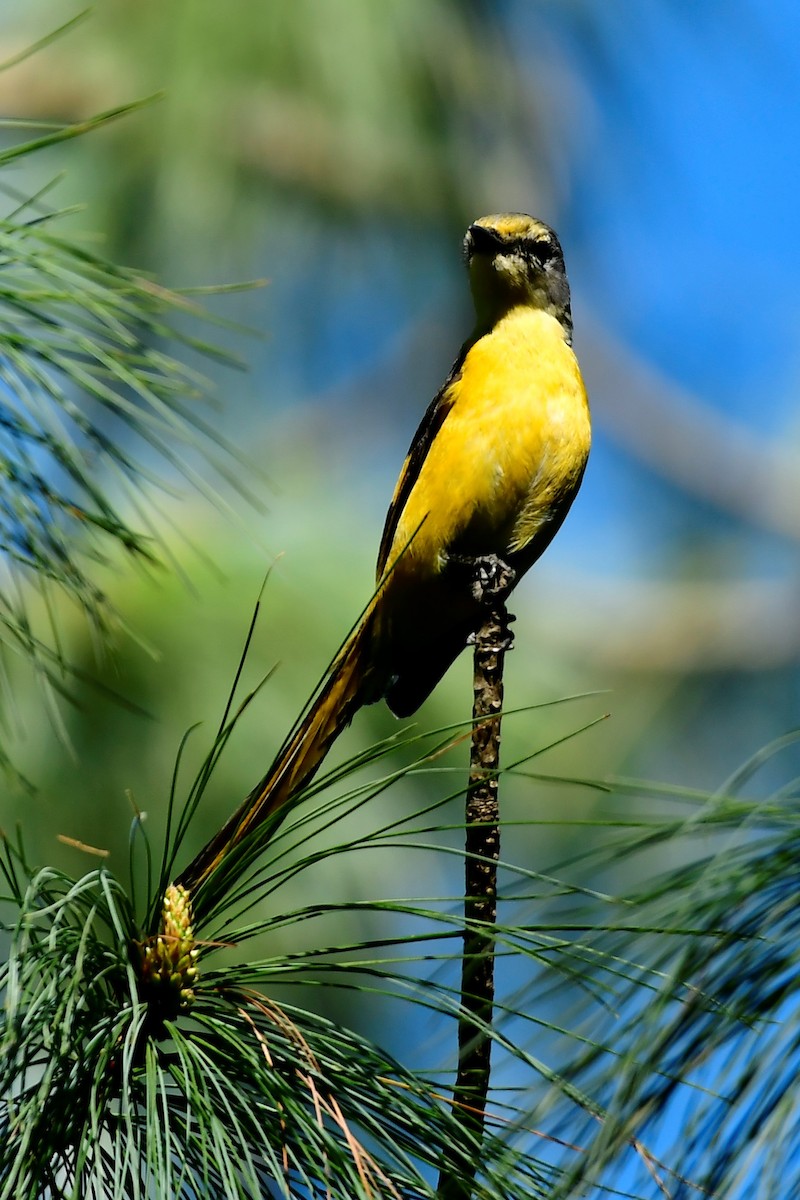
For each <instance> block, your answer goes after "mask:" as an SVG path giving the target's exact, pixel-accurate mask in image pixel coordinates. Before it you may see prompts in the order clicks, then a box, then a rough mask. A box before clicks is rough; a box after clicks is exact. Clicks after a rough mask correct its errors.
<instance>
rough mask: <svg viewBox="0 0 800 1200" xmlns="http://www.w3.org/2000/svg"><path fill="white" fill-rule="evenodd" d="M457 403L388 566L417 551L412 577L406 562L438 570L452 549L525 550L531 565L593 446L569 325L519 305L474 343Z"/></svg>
mask: <svg viewBox="0 0 800 1200" xmlns="http://www.w3.org/2000/svg"><path fill="white" fill-rule="evenodd" d="M448 398H449V399H450V400H451V402H452V408H451V410H450V412H449V413H448V415H447V418H446V419H445V421H444V422H443V424H442V426H441V428H440V429H439V431H438V433H437V435H436V437H435V439H434V441H433V444H432V446H431V447H430V449H429V451H428V454H427V457H426V459H425V461H424V463H423V464H422V467H421V469H420V472H419V475H418V477H417V480H416V482H415V484H414V487H413V488H412V490H411V493H410V494H409V497H408V500H407V501H406V505H405V508H404V510H403V514H402V516H401V518H400V521H399V523H398V527H397V532H396V534H395V537H394V540H393V544H392V549H391V552H390V554H389V563H390V564H391V562H392V560H393V559H394V558H395V557H396V556H397V554H399V553H400V552H401V550H402V549H403V548H404V547H408V552H407V554H405V555H403V558H402V559H401V561H400V563H399V564H398V567H399V569H400V570H401V572H402V573H403V574H405V568H406V563H405V560H406V559H408V563H407V567H408V569H409V570H411V571H413V572H414V573H415V574H416V573H419V572H420V571H421V572H423V573H428V572H434V573H435V572H437V571H438V570H440V569H441V568H442V567H443V566H444V565H445V563H446V561H447V556H448V554H450V553H461V554H465V555H478V554H497V555H500V556H501V557H503V556H511V557H516V556H521V559H522V561H521V565H522V567H523V569H526V567H527V566H529V565H530V563H531V562H532V561H534V559H535V558H536V557H538V553H540V552H541V551H540V550H537V544H538V543H539V542H540V541H541V542H542V543H543V545H542V549H543V548H544V545H545V544H546V543H547V542H548V541H549V540H550V536H552V533H550V534H548V528H549V527H553V528H554V527H557V525H558V524H559V523H560V521H561V520H562V519H563V516H564V513H565V511H566V509H567V508H568V507H569V505H570V503H571V501H572V498H573V496H574V494H575V492H576V490H577V488H578V485H579V483H580V480H581V476H582V474H583V469H584V466H585V464H586V458H587V455H588V453H589V444H590V438H591V435H590V426H589V410H588V404H587V400H586V391H585V388H584V386H583V381H582V379H581V375H580V371H579V369H578V364H577V360H576V358H575V355H574V354H573V352H572V349H571V347H569V346H568V345H567V344H566V342H565V341H564V334H563V330H562V327H561V325H560V324H559V322H558V321H557V320H556V319H555V318H554V317H552V316H550V315H549V314H547V313H545V312H542V311H541V310H539V309H535V308H531V307H527V306H526V307H519V308H516V309H513V310H512V311H511V312H509V313H508V314H506V315H505V316H504V317H503V318H502V319H501V320H500V321H499V322H498V323H497V324H496V325H495V326H494V328H493V329H492V330H491V331H490V332H489V333H487V334H486V335H484V336H483V337H481V338H480V339H479V340H478V341H476V342H475V344H474V345H473V346H472V347H471V349H470V350H469V353H468V354H467V356H466V358H465V360H464V363H463V366H462V369H461V371H460V373H459V375H458V376H457V377H456V379H455V380H454V381H453V383H452V384H451V388H450V391H449V396H448ZM412 535H413V540H412V543H411V545H410V546H408V543H409V539H411V538H412Z"/></svg>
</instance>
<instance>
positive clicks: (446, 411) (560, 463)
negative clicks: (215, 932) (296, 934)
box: [179, 213, 591, 889]
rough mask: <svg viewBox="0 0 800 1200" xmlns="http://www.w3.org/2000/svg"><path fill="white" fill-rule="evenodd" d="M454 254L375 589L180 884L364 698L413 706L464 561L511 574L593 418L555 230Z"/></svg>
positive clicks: (551, 515) (404, 710) (196, 881)
mask: <svg viewBox="0 0 800 1200" xmlns="http://www.w3.org/2000/svg"><path fill="white" fill-rule="evenodd" d="M464 257H465V259H466V263H467V268H468V271H469V279H470V287H471V290H472V296H473V300H474V303H475V312H476V317H477V321H476V326H475V330H474V332H473V333H472V336H471V337H470V338H469V339H468V340H467V341H466V342H465V343H464V345H463V346H462V348H461V352H460V353H459V355H458V358H457V359H456V361H455V364H454V365H453V368H452V370H451V371H450V374H449V375H448V377H447V379H446V381H445V383H444V385H443V387H442V388H441V390H440V391H439V393H438V395H437V396H436V397H435V398H434V400H433V402H432V404H431V405H430V407H429V408H428V411H427V412H426V414H425V416H424V418H423V420H422V423H421V425H420V427H419V429H418V430H417V432H416V434H415V436H414V440H413V441H412V443H411V448H410V449H409V452H408V455H407V456H406V460H405V463H404V464H403V469H402V471H401V472H400V478H399V480H398V482H397V486H396V488H395V491H394V495H393V497H392V501H391V504H390V505H389V512H388V514H387V517H386V524H385V527H384V531H383V537H382V539H381V546H380V551H379V554H378V568H377V587H376V592H375V595H374V597H373V600H372V602H371V604H370V605H369V607H368V609H367V611H366V613H365V615H364V617H363V619H362V621H361V622H360V623H359V625H358V627H357V628H356V629H355V631H354V632H353V634H352V635H351V636H350V638H349V639H348V641H347V643H346V644H345V646H344V647H343V648H342V650H341V651H340V653H339V654H338V656H337V658H336V660H335V662H334V664H333V666H332V668H331V671H330V673H329V675H328V677H327V680H326V682H325V683H324V684H323V686H322V688H321V690H320V692H319V694H318V696H317V698H316V699H315V701H314V702H313V704H312V705H311V707H310V709H309V711H308V713H307V715H306V716H305V718H304V719H303V720H302V721H301V723H300V724H299V726H298V727H297V728H296V730H295V731H294V732H293V733H292V734H291V735H290V737H289V738H288V739H287V741H286V743H285V744H284V746H283V747H282V749H281V750H280V752H279V754H278V756H277V758H276V759H275V762H274V763H273V765H272V767H271V768H270V770H269V771H268V773H267V774H266V776H265V777H264V779H263V780H262V781H261V783H260V784H259V785H258V786H257V787H256V788H254V790H253V791H252V792H251V794H250V795H249V796H248V797H247V799H246V800H245V801H244V803H243V804H242V806H241V807H240V809H239V810H238V811H237V812H236V813H234V814H233V816H232V817H231V818H230V820H229V821H228V822H227V823H226V824H225V826H223V828H222V829H221V830H220V832H219V834H218V835H217V836H216V837H215V838H214V839H213V840H212V841H211V842H210V843H209V844H208V845H207V846H206V847H205V848H204V850H202V851H201V852H200V854H199V855H198V856H197V858H196V859H195V860H194V862H193V863H192V864H191V865H190V866H189V867H188V868H187V869H186V871H184V873H183V875H182V876H181V878H180V880H179V882H181V883H183V884H184V885H185V886H186V887H188V888H190V889H195V888H197V887H198V886H199V885H200V884H201V883H202V882H203V881H204V879H206V878H207V877H208V875H209V874H210V873H211V872H212V871H213V870H214V868H215V867H216V866H217V864H218V863H219V862H220V861H221V860H222V858H223V857H224V856H225V853H226V852H227V850H228V848H229V847H230V846H231V845H234V844H236V843H238V842H239V841H240V839H241V838H242V837H244V836H245V835H246V834H248V833H250V832H251V831H252V830H253V829H255V828H256V827H257V826H258V825H260V824H261V822H262V821H264V820H265V819H266V818H267V817H268V816H270V815H271V814H273V813H275V812H277V811H278V810H279V809H280V808H282V807H283V805H284V804H286V802H287V801H288V800H289V799H290V798H291V797H292V796H294V795H296V794H297V793H298V792H299V791H300V789H301V788H302V787H303V786H304V785H305V784H306V783H308V782H309V780H310V779H311V777H312V776H313V774H314V772H315V771H316V770H317V768H318V767H319V765H320V763H321V762H322V760H323V758H324V757H325V755H326V753H327V751H328V749H329V748H330V746H331V744H332V742H333V741H334V739H335V738H336V737H337V736H338V735H339V733H341V731H342V730H343V729H344V728H345V726H346V725H347V724H349V722H350V721H351V720H352V718H353V715H354V714H355V712H356V711H357V709H359V708H360V707H361V706H362V705H363V704H366V703H371V702H372V701H375V700H378V699H380V698H381V697H384V698H385V699H386V702H387V704H388V705H389V708H390V709H391V710H392V712H394V713H395V714H396V715H397V716H407V715H408V714H409V713H412V712H414V710H415V709H416V708H418V707H419V705H420V704H422V702H423V701H424V700H425V699H426V697H427V696H428V695H429V693H430V692H431V691H432V689H433V688H434V687H435V686H436V684H437V683H438V681H439V680H440V679H441V677H442V675H444V673H445V671H446V670H447V669H448V667H449V666H450V664H451V663H452V662H453V660H454V659H455V658H456V657H457V656H458V655H459V654H460V653H461V651H462V650H463V649H464V646H465V645H466V644H467V641H468V639H469V637H470V635H471V634H473V633H474V632H475V631H476V629H477V628H478V626H479V624H480V622H481V616H482V612H481V608H480V605H479V602H478V601H477V600H476V599H475V597H474V595H473V590H472V586H471V578H470V574H469V571H467V570H465V564H469V562H471V561H474V560H475V559H478V558H482V557H485V556H495V557H497V558H499V559H501V560H502V561H503V562H505V563H506V564H507V565H508V566H509V567H511V569H512V570H513V572H514V573H515V577H516V579H517V580H518V579H519V578H520V576H521V575H523V574H524V573H525V571H527V570H528V568H529V567H530V566H531V565H532V564H533V563H534V562H535V561H536V560H537V558H539V556H540V555H541V554H542V553H543V551H544V550H545V549H546V548H547V546H548V545H549V544H550V542H551V541H552V539H553V537H554V536H555V534H556V533H557V532H558V529H559V527H560V526H561V523H562V521H563V520H564V518H565V516H566V515H567V512H568V510H569V507H570V505H571V504H572V501H573V500H574V498H575V495H576V493H577V491H578V488H579V486H580V483H581V479H582V477H583V472H584V469H585V467H586V460H587V457H588V454H589V446H590V441H591V430H590V423H589V408H588V403H587V399H586V389H585V388H584V385H583V380H582V379H581V373H580V370H579V367H578V362H577V359H576V358H575V354H574V353H573V350H572V316H571V311H570V299H569V284H568V283H567V276H566V271H565V268H564V255H563V253H562V250H561V245H560V243H559V240H558V238H557V236H556V234H555V233H554V231H553V230H552V229H550V228H549V227H548V226H547V225H545V224H543V223H542V222H541V221H537V220H534V218H532V217H529V216H526V215H525V214H523V213H502V214H499V215H494V216H489V217H481V218H480V220H478V221H475V222H474V224H472V225H470V227H469V229H468V230H467V233H466V237H465V239H464Z"/></svg>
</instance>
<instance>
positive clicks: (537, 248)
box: [528, 238, 556, 266]
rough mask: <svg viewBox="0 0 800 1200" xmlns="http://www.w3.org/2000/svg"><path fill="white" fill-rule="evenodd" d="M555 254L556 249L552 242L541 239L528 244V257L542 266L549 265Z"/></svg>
mask: <svg viewBox="0 0 800 1200" xmlns="http://www.w3.org/2000/svg"><path fill="white" fill-rule="evenodd" d="M555 252H556V248H555V246H554V245H553V244H552V242H549V241H545V240H544V239H543V238H542V239H540V240H538V241H535V242H533V243H531V242H528V254H529V256H530V257H531V258H535V259H536V260H537V262H540V263H541V264H542V266H544V265H545V264H546V263H549V261H550V259H551V258H552V257H553V255H554V254H555Z"/></svg>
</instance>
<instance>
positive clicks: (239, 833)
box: [176, 614, 375, 892]
mask: <svg viewBox="0 0 800 1200" xmlns="http://www.w3.org/2000/svg"><path fill="white" fill-rule="evenodd" d="M371 624H372V622H371V619H370V614H368V615H367V616H366V617H365V618H364V620H363V621H362V622H361V624H360V625H359V626H358V628H357V629H356V630H354V632H353V633H352V634H351V636H350V637H349V638H348V640H347V642H346V643H345V645H344V646H343V647H342V649H341V650H340V651H339V654H338V655H337V657H336V659H335V660H334V662H333V664H332V666H331V669H330V672H329V674H328V678H327V680H326V681H325V683H324V684H323V686H322V689H321V691H320V693H319V695H318V696H317V697H316V699H315V700H314V701H313V703H312V705H311V708H310V709H309V711H308V713H307V714H306V716H305V717H304V718H303V720H302V721H301V723H300V725H299V726H298V728H297V729H296V730H295V731H294V733H293V734H291V735H290V737H289V738H288V739H287V741H286V742H285V744H284V746H283V747H282V748H281V750H280V752H279V753H278V756H277V758H276V759H275V761H274V762H273V764H272V766H271V767H270V769H269V771H268V772H267V774H266V775H265V776H264V778H263V779H262V780H261V782H260V783H258V784H257V785H256V786H255V787H254V788H253V790H252V792H250V794H249V796H247V798H246V799H245V800H244V802H243V803H242V804H241V805H240V807H239V808H238V809H237V810H236V812H235V813H234V814H233V816H232V817H230V818H229V819H228V820H227V821H226V822H225V824H224V825H223V826H222V829H220V831H219V833H218V834H217V835H216V836H215V837H214V838H212V840H211V841H210V842H208V843H207V844H206V845H205V846H204V847H203V849H202V850H201V851H200V853H199V854H198V855H197V856H196V858H194V860H193V861H192V862H191V863H190V864H189V866H188V867H186V868H185V869H184V870H183V871H182V872H181V874H180V876H179V877H178V879H177V880H176V883H179V884H182V885H183V886H184V887H185V888H188V890H189V891H191V892H194V891H196V889H197V888H198V887H200V885H201V884H202V883H203V882H204V881H205V880H206V879H207V878H208V877H209V875H211V873H212V872H213V871H214V870H215V869H216V867H217V866H218V865H219V864H220V863H221V861H222V860H223V858H224V857H225V855H226V854H227V852H228V850H229V849H230V848H231V846H233V845H236V844H238V843H239V842H240V841H241V839H242V838H243V837H245V836H247V834H249V833H252V831H253V830H254V829H257V828H258V826H259V825H261V824H262V822H264V821H266V820H267V818H269V817H270V816H272V815H273V814H274V813H276V812H277V811H278V810H279V809H281V808H283V807H284V806H285V805H286V804H287V803H288V802H289V801H290V800H291V799H292V797H293V796H295V795H296V794H297V793H298V792H299V791H300V789H301V788H302V787H304V786H305V785H306V784H307V783H309V782H310V781H311V779H312V778H313V776H314V775H315V773H316V772H317V770H318V769H319V767H320V765H321V764H322V761H323V759H324V758H325V755H326V754H327V753H328V751H329V749H330V748H331V746H332V745H333V743H334V741H335V740H336V738H337V737H338V736H339V734H340V733H341V732H342V731H343V730H344V729H345V728H346V727H347V726H348V725H349V724H350V722H351V721H352V719H353V717H354V716H355V714H356V712H357V711H358V709H359V708H361V706H362V705H363V704H366V703H368V702H369V701H370V700H372V699H373V698H374V697H375V688H374V684H373V683H372V682H371V674H372V672H371V671H370V658H371V655H370V640H371V636H370V635H371Z"/></svg>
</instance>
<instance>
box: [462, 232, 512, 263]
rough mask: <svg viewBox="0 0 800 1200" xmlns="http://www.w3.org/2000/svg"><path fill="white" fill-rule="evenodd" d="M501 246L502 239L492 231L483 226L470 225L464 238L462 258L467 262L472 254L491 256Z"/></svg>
mask: <svg viewBox="0 0 800 1200" xmlns="http://www.w3.org/2000/svg"><path fill="white" fill-rule="evenodd" d="M502 244H503V242H502V239H501V238H500V237H498V235H497V234H496V233H495V231H494V230H493V229H487V228H486V226H485V225H470V227H469V229H468V230H467V235H466V237H465V238H464V256H465V258H466V260H467V262H469V261H470V259H471V258H472V256H473V255H474V254H487V255H489V256H491V255H494V254H496V253H497V251H498V250H499V249H500V247H501V246H502Z"/></svg>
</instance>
